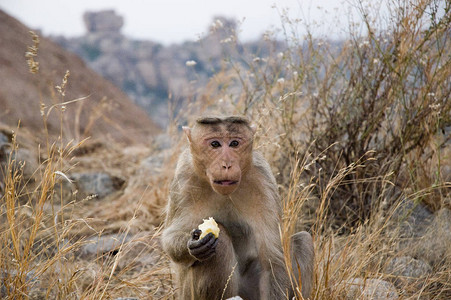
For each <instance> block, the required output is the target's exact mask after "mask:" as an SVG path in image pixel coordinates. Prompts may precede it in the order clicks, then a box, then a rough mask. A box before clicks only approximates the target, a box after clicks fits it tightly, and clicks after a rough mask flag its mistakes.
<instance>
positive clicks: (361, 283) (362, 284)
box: [346, 278, 399, 300]
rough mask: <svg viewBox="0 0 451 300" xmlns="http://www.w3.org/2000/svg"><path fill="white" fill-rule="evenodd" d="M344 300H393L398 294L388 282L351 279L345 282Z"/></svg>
mask: <svg viewBox="0 0 451 300" xmlns="http://www.w3.org/2000/svg"><path fill="white" fill-rule="evenodd" d="M346 286H347V293H346V299H349V300H355V299H362V300H363V299H367V300H395V299H398V298H399V295H398V292H397V291H396V288H395V287H394V285H393V284H392V283H390V282H387V281H384V280H380V279H371V278H369V279H363V278H353V279H351V280H349V281H348V282H346Z"/></svg>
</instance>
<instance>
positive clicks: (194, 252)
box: [189, 239, 218, 256]
mask: <svg viewBox="0 0 451 300" xmlns="http://www.w3.org/2000/svg"><path fill="white" fill-rule="evenodd" d="M217 243H218V242H217V239H212V240H209V241H208V243H207V244H205V245H201V246H199V247H196V248H189V251H190V253H191V255H194V256H196V255H198V254H200V253H205V252H207V251H209V250H210V249H213V250H215V249H216V245H217Z"/></svg>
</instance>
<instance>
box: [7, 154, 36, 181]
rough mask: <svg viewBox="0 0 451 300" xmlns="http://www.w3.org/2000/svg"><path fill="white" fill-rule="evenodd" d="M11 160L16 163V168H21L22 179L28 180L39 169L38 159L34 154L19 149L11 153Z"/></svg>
mask: <svg viewBox="0 0 451 300" xmlns="http://www.w3.org/2000/svg"><path fill="white" fill-rule="evenodd" d="M13 160H15V161H16V166H17V167H19V168H22V166H23V169H22V170H23V178H24V179H25V180H29V179H31V178H33V175H34V174H35V172H36V171H37V170H38V168H39V163H38V158H37V156H36V154H35V152H33V151H31V150H28V149H25V148H19V149H17V151H15V152H13Z"/></svg>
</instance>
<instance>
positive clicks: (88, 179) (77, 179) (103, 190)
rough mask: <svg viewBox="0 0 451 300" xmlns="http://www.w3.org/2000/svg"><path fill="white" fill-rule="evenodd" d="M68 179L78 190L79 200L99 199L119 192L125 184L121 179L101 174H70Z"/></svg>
mask: <svg viewBox="0 0 451 300" xmlns="http://www.w3.org/2000/svg"><path fill="white" fill-rule="evenodd" d="M70 179H71V180H73V181H74V184H75V186H76V187H77V189H78V193H79V194H80V196H79V198H85V197H87V196H92V195H96V197H97V198H98V199H101V198H104V197H106V196H108V195H110V194H112V193H114V192H116V191H118V190H120V189H121V188H122V186H123V185H124V183H125V181H124V180H123V179H121V178H118V177H114V176H111V175H109V174H107V173H103V172H87V173H72V174H71V175H70Z"/></svg>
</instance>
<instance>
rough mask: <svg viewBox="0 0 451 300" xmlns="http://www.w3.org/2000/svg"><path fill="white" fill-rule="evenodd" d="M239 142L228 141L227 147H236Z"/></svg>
mask: <svg viewBox="0 0 451 300" xmlns="http://www.w3.org/2000/svg"><path fill="white" fill-rule="evenodd" d="M239 144H240V142H238V141H237V140H233V141H231V142H230V144H229V147H232V148H236V147H238V145H239Z"/></svg>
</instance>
